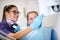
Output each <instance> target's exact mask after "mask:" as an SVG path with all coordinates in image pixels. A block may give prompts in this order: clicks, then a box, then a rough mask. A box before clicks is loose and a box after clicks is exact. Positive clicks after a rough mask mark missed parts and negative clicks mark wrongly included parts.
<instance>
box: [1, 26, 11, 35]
mask: <svg viewBox="0 0 60 40" xmlns="http://www.w3.org/2000/svg"><path fill="white" fill-rule="evenodd" d="M0 30H1V31H0V34H2V35H5V36H6V35H7V34H9V33H10V32H9V31H8V30H7V29H6V27H5V26H3V25H2V26H0Z"/></svg>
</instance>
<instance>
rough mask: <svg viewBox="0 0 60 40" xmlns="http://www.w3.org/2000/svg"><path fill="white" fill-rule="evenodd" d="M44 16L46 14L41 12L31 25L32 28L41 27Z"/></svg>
mask: <svg viewBox="0 0 60 40" xmlns="http://www.w3.org/2000/svg"><path fill="white" fill-rule="evenodd" d="M43 17H44V15H43V14H41V15H39V16H38V17H37V18H36V19H35V20H34V22H33V23H32V24H31V25H30V26H31V27H32V29H37V28H39V26H40V25H41V24H42V20H43Z"/></svg>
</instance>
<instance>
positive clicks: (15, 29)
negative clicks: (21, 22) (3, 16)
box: [12, 25, 20, 32]
mask: <svg viewBox="0 0 60 40" xmlns="http://www.w3.org/2000/svg"><path fill="white" fill-rule="evenodd" d="M12 27H13V28H14V32H17V31H19V30H20V27H19V26H16V25H13V26H12Z"/></svg>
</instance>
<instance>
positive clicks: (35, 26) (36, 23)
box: [8, 15, 44, 39]
mask: <svg viewBox="0 0 60 40" xmlns="http://www.w3.org/2000/svg"><path fill="white" fill-rule="evenodd" d="M43 17H44V16H43V15H39V16H38V17H37V18H36V19H35V20H34V22H33V23H32V24H31V25H30V26H29V27H27V28H26V29H24V30H21V31H18V32H16V33H9V34H8V37H9V36H12V37H14V38H17V39H19V38H22V37H24V36H25V35H27V34H28V33H29V32H31V31H32V30H35V29H38V28H39V26H40V25H41V23H42V20H43Z"/></svg>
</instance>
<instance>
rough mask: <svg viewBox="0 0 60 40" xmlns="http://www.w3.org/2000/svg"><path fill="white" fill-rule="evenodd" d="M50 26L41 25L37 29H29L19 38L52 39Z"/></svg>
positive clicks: (31, 39) (23, 39)
mask: <svg viewBox="0 0 60 40" xmlns="http://www.w3.org/2000/svg"><path fill="white" fill-rule="evenodd" d="M51 31H52V28H50V27H41V28H39V29H36V30H33V31H31V32H30V33H29V34H28V35H26V36H24V37H23V38H22V39H21V40H54V39H51Z"/></svg>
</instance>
